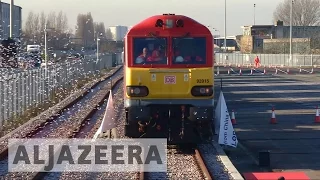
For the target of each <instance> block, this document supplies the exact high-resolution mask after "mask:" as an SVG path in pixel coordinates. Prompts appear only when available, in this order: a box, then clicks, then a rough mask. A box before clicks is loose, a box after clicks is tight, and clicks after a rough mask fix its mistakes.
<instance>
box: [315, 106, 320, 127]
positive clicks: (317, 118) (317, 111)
mask: <svg viewBox="0 0 320 180" xmlns="http://www.w3.org/2000/svg"><path fill="white" fill-rule="evenodd" d="M316 108H317V109H316V117H315V118H314V122H315V123H320V116H319V109H318V106H317V107H316Z"/></svg>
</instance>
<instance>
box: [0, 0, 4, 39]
mask: <svg viewBox="0 0 320 180" xmlns="http://www.w3.org/2000/svg"><path fill="white" fill-rule="evenodd" d="M2 38H3V23H2V1H1V0H0V40H1V39H2Z"/></svg>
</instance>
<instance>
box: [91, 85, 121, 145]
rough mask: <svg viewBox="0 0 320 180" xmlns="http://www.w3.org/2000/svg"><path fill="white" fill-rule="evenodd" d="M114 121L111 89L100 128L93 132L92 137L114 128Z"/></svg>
mask: <svg viewBox="0 0 320 180" xmlns="http://www.w3.org/2000/svg"><path fill="white" fill-rule="evenodd" d="M115 121H116V120H115V110H114V106H113V98H112V91H111V90H110V94H109V98H108V102H107V107H106V111H105V113H104V116H103V119H102V122H101V125H100V128H99V129H98V131H97V132H96V133H95V135H94V136H93V138H92V139H97V138H98V136H99V135H100V134H102V133H105V132H107V131H108V130H110V131H111V129H112V128H115V127H116V122H115Z"/></svg>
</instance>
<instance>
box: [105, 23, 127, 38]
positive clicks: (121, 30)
mask: <svg viewBox="0 0 320 180" xmlns="http://www.w3.org/2000/svg"><path fill="white" fill-rule="evenodd" d="M109 29H110V31H111V33H112V40H114V41H123V38H124V37H125V35H126V34H127V32H128V27H127V26H111V27H109Z"/></svg>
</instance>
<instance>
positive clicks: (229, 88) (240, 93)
mask: <svg viewBox="0 0 320 180" xmlns="http://www.w3.org/2000/svg"><path fill="white" fill-rule="evenodd" d="M317 70H318V69H317ZM248 71H249V72H250V69H244V70H243V71H242V72H243V75H242V76H240V75H237V74H232V75H230V76H228V75H221V73H220V75H218V76H215V78H216V79H215V82H216V83H215V100H216V102H217V100H218V98H219V93H220V78H222V82H223V93H224V96H225V99H226V103H227V106H228V110H229V113H231V111H232V110H234V111H235V112H236V120H237V125H234V128H235V131H236V135H237V137H238V140H239V141H240V145H239V146H238V148H237V149H234V150H231V152H230V154H229V158H230V160H231V161H232V162H233V163H234V165H235V167H236V168H237V169H238V170H239V172H241V173H244V172H257V171H267V169H264V168H260V167H259V166H257V163H258V153H259V151H264V150H269V151H271V168H272V170H273V171H304V172H305V173H306V174H307V175H308V176H309V177H310V178H311V179H319V178H320V156H319V155H320V123H319V124H317V123H314V118H315V108H316V106H317V105H320V74H319V73H315V74H304V75H293V74H283V75H282V74H278V75H272V74H267V75H263V74H261V73H260V74H257V75H254V76H253V75H246V74H245V73H248ZM220 72H227V68H224V67H220ZM269 72H270V71H269ZM316 72H318V71H316ZM222 74H223V73H222ZM272 107H274V108H275V113H276V119H277V122H278V123H277V124H270V118H271V109H272ZM230 115H231V114H230Z"/></svg>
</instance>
